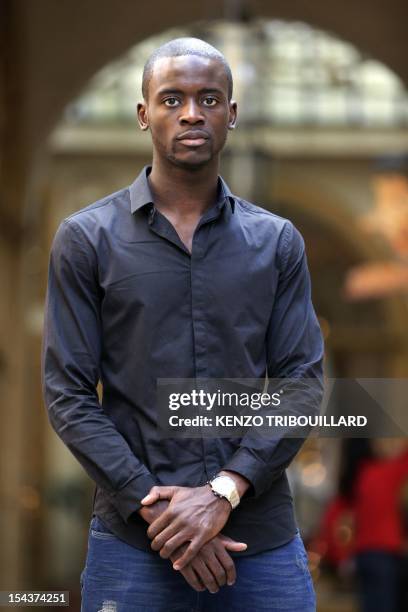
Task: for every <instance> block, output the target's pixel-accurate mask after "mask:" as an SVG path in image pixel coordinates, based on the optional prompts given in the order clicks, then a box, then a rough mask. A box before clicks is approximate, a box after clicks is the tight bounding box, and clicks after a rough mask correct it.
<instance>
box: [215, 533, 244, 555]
mask: <svg viewBox="0 0 408 612" xmlns="http://www.w3.org/2000/svg"><path fill="white" fill-rule="evenodd" d="M218 538H219V540H221V542H222V544H223V545H224V548H225V549H226V550H232V551H234V552H241V551H243V550H246V549H247V548H248V545H247V544H245V542H237V541H236V540H233V539H232V538H229V537H228V536H225V535H222V534H221V533H220V534H218Z"/></svg>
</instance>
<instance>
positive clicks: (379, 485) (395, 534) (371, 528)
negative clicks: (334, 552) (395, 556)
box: [354, 451, 408, 553]
mask: <svg viewBox="0 0 408 612" xmlns="http://www.w3.org/2000/svg"><path fill="white" fill-rule="evenodd" d="M407 478H408V451H405V452H404V453H403V454H402V455H400V456H398V457H394V458H391V459H372V460H370V461H367V462H365V463H364V464H363V465H362V466H361V469H360V471H359V474H358V477H357V481H356V487H355V497H354V499H355V503H354V512H355V542H354V548H355V552H362V551H367V550H382V551H389V552H392V553H400V552H402V549H403V544H404V532H403V521H402V515H401V490H402V486H403V484H404V482H405V480H406V479H407Z"/></svg>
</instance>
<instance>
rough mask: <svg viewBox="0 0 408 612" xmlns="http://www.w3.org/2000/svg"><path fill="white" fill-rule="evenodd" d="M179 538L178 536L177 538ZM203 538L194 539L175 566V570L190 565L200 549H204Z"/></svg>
mask: <svg viewBox="0 0 408 612" xmlns="http://www.w3.org/2000/svg"><path fill="white" fill-rule="evenodd" d="M176 537H177V536H176ZM204 543H205V542H203V540H202V538H193V540H192V541H191V542H190V544H189V545H188V546H187V549H186V551H185V552H184V553H183V554H182V555H181V557H180V558H179V559H177V561H176V563H175V564H174V565H173V568H174V569H175V570H180V569H183V567H185V566H186V565H187V564H188V563H190V562H191V561H192V560H193V559H194V557H195V556H196V554H197V553H198V551H199V550H200V548H202V546H203V544H204Z"/></svg>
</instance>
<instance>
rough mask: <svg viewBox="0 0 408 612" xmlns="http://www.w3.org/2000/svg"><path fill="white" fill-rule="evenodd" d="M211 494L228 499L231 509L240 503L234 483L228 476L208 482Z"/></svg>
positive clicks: (217, 477) (218, 477)
mask: <svg viewBox="0 0 408 612" xmlns="http://www.w3.org/2000/svg"><path fill="white" fill-rule="evenodd" d="M208 484H209V485H210V487H211V489H212V491H213V493H214V494H215V495H217V496H218V497H225V499H228V501H229V503H230V504H231V506H232V509H233V510H234V508H236V507H237V506H238V504H239V502H240V499H239V495H238V491H237V487H236V485H235V482H234V480H233V479H232V478H230V477H229V476H216V477H215V478H213V479H212V480H210V481H209V482H208Z"/></svg>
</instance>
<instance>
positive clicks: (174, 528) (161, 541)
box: [151, 521, 180, 554]
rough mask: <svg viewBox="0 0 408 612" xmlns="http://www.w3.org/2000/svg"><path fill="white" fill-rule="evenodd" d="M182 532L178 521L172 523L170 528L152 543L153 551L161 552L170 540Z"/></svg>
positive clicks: (164, 530)
mask: <svg viewBox="0 0 408 612" xmlns="http://www.w3.org/2000/svg"><path fill="white" fill-rule="evenodd" d="M179 530H180V526H179V525H178V523H177V522H176V521H173V523H170V525H169V526H168V527H166V528H165V529H163V531H161V532H160V533H159V534H158V535H157V536H156V537H155V538H154V539H153V540H152V543H151V547H152V548H153V550H156V551H157V550H160V549H161V548H162V547H163V546H164V545H165V544H166V542H167V541H168V540H170V538H172V537H174V536H175V535H176V534H177V532H178V531H179ZM170 554H171V553H170Z"/></svg>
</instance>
